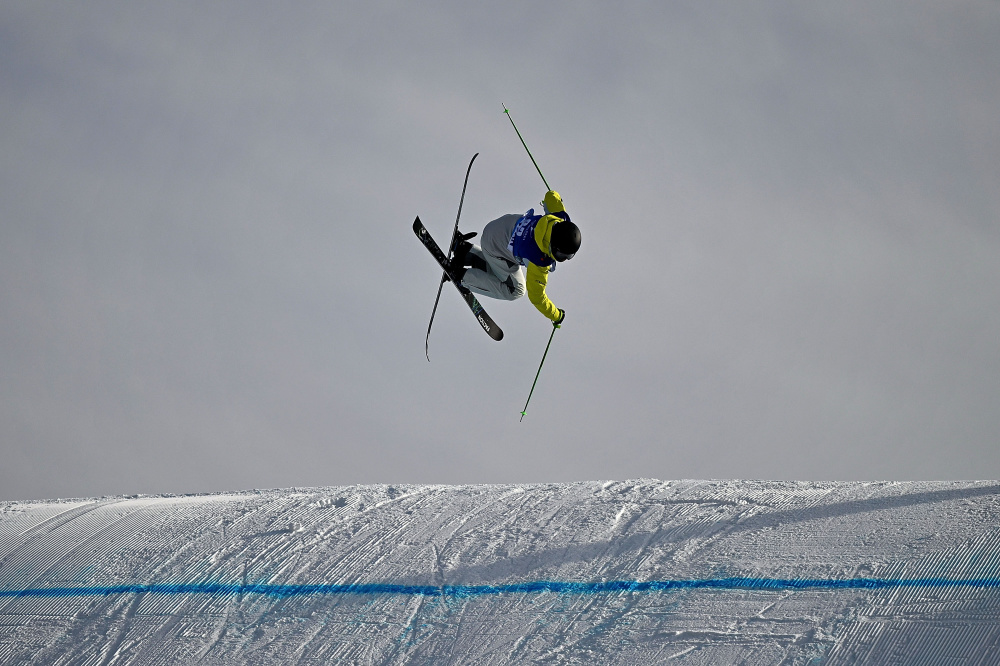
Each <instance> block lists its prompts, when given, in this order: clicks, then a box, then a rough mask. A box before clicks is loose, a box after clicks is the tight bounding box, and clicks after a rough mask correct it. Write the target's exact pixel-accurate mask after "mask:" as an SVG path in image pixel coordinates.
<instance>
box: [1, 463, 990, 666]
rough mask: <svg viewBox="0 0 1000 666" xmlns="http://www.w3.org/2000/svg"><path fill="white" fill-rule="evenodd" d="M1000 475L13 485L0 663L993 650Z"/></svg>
mask: <svg viewBox="0 0 1000 666" xmlns="http://www.w3.org/2000/svg"><path fill="white" fill-rule="evenodd" d="M998 518H1000V483H997V482H977V483H967V482H963V483H777V482H756V481H730V482H721V481H709V482H704V481H677V482H660V481H646V480H643V481H627V482H608V483H599V482H594V483H575V484H552V485H523V486H513V485H510V486H503V485H497V486H404V485H397V486H355V487H340V488H320V489H308V490H302V489H291V490H269V491H254V492H245V493H235V494H225V495H205V496H186V497H112V498H101V499H93V500H74V501H52V502H29V503H18V502H8V503H3V504H0V663H3V664H10V663H18V662H21V661H31V662H32V663H49V664H130V663H142V664H150V663H158V664H174V663H193V662H195V661H198V662H199V663H208V664H216V663H218V664H231V663H250V664H273V663H324V664H325V663H357V664H370V663H371V664H396V663H463V664H476V663H480V664H515V663H516V664H524V663H529V662H546V661H548V662H554V663H595V664H596V663H600V664H651V663H670V664H674V663H677V664H722V663H731V664H736V663H743V664H776V663H788V664H800V663H824V664H849V663H859V662H861V663H878V664H921V663H926V664H941V663H969V664H996V663H1000V569H998V567H1000V559H998V556H1000V520H998Z"/></svg>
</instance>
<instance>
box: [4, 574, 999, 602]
mask: <svg viewBox="0 0 1000 666" xmlns="http://www.w3.org/2000/svg"><path fill="white" fill-rule="evenodd" d="M903 587H925V588H942V587H979V588H1000V578H972V579H951V578H903V579H891V578H847V579H843V580H837V579H822V578H818V579H809V578H805V579H800V578H710V579H703V580H650V581H634V580H612V581H605V582H601V583H573V582H565V581H549V580H539V581H531V582H526V583H510V584H507V585H444V586H441V587H438V586H434V585H393V584H389V583H368V584H357V585H267V584H252V585H235V584H227V583H178V584H169V583H159V584H152V585H139V584H134V585H100V586H93V587H49V588H35V589H26V590H0V597H92V596H105V595H109V594H160V595H182V594H183V595H190V594H209V595H215V596H236V595H241V594H257V595H266V596H269V597H276V598H282V599H283V598H287V597H299V596H315V595H335V594H337V595H397V596H399V595H402V596H417V595H419V596H425V597H441V596H449V597H482V596H490V595H500V594H540V593H543V592H554V593H557V594H605V593H609V592H667V591H670V590H698V589H716V590H807V589H810V590H858V589H863V590H882V589H892V588H903Z"/></svg>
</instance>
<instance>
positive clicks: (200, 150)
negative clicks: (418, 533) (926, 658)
mask: <svg viewBox="0 0 1000 666" xmlns="http://www.w3.org/2000/svg"><path fill="white" fill-rule="evenodd" d="M997 35H1000V4H998V3H997V2H992V1H989V2H987V1H981V2H962V1H954V2H920V1H915V0H907V1H905V2H869V1H865V2H837V3H798V2H755V3H738V2H731V3H715V2H705V1H702V0H699V1H698V2H685V3H664V2H649V3H627V2H626V3H606V2H580V1H573V2H545V3H538V2H503V3H472V4H470V3H461V2H437V3H434V2H419V3H417V2H369V1H366V2H319V3H314V4H311V5H310V4H308V3H292V4H291V5H289V4H283V5H278V4H275V3H272V2H259V3H256V2H238V3H237V2H234V3H228V4H227V3H209V4H207V5H206V4H205V3H195V2H191V3H185V2H168V3H163V2H136V1H130V2H117V3H113V2H103V3H101V2H94V3H69V4H67V3H61V2H43V1H37V2H23V3H4V4H2V5H0V142H2V143H0V147H2V150H0V170H2V172H0V447H2V448H0V450H2V459H0V499H28V498H52V497H68V496H90V495H100V494H118V493H160V492H168V493H188V492H203V491H221V490H230V489H244V488H253V487H284V486H315V485H330V484H354V483H371V482H386V483H396V482H412V483H484V482H539V481H570V480H585V479H588V480H589V479H608V478H619V479H620V478H628V477H656V478H661V479H675V478H766V479H808V480H817V479H834V480H869V479H899V480H903V479H959V478H961V479H982V478H991V479H995V478H1000V454H998V446H1000V219H998V218H1000V39H997ZM502 102H503V103H506V104H507V106H508V107H509V108H510V109H511V113H512V115H513V117H514V119H515V121H516V122H517V123H518V127H519V129H520V130H521V132H522V134H523V135H524V138H525V140H526V141H527V142H528V145H529V147H530V148H531V149H532V152H533V153H534V155H535V158H536V159H537V161H538V163H539V166H540V167H541V169H542V170H543V172H544V173H545V177H546V178H547V179H548V182H549V183H550V184H551V185H552V187H553V188H555V189H556V190H558V191H559V192H561V193H562V195H563V198H564V200H565V202H566V205H567V209H568V211H569V212H570V214H571V215H572V216H573V219H574V221H576V222H577V224H578V225H579V226H580V227H581V229H582V232H583V246H582V249H581V251H580V253H579V254H578V255H577V258H576V259H574V260H573V261H572V262H569V263H567V264H563V265H561V266H560V267H559V270H558V272H557V273H556V274H554V275H553V276H552V278H551V280H550V283H549V295H550V296H551V298H552V299H553V301H554V302H555V303H556V305H557V306H558V307H561V308H564V309H565V310H566V311H567V318H566V323H565V325H564V326H563V327H562V328H561V329H560V330H559V331H558V332H557V333H556V335H555V338H554V340H553V342H552V347H551V350H550V352H549V355H548V358H547V360H546V363H545V367H544V369H543V371H542V375H541V378H540V379H539V382H538V386H537V388H536V389H535V394H534V397H533V398H532V402H531V405H530V407H529V409H528V414H527V416H526V418H525V419H524V421H523V422H519V421H518V418H519V412H520V411H521V408H522V407H523V405H524V401H525V400H526V398H527V395H528V391H529V389H530V388H531V382H532V379H533V377H534V373H535V371H536V369H537V367H538V363H539V360H540V359H541V355H542V352H543V351H544V348H545V343H546V341H547V339H548V335H549V332H550V331H551V327H550V325H549V323H548V321H547V320H546V319H544V318H543V317H542V316H541V315H540V314H539V313H538V312H537V311H536V310H535V309H534V308H533V307H532V306H531V304H530V303H528V301H527V299H522V300H521V301H518V302H513V303H507V302H496V301H486V302H485V306H486V307H487V309H488V310H489V312H490V314H491V315H492V316H493V317H494V319H496V321H497V322H498V323H499V324H500V325H501V326H502V327H503V329H504V331H505V333H506V336H505V338H504V340H503V341H502V342H500V343H496V342H493V341H492V340H490V339H489V338H488V337H487V336H486V335H485V334H484V333H483V332H482V331H481V330H480V329H479V327H478V325H477V324H476V322H475V320H474V319H473V318H472V316H471V315H470V313H469V311H468V309H467V308H466V306H465V305H464V304H463V303H462V302H461V300H460V299H459V297H458V295H457V294H456V293H455V292H454V290H453V289H450V288H448V287H446V289H445V291H444V293H443V294H442V297H441V305H440V307H439V309H438V315H437V319H436V321H435V325H434V332H433V335H432V338H431V359H432V362H431V363H428V362H427V361H426V360H425V358H424V332H425V330H426V326H427V319H428V317H429V315H430V310H431V306H432V305H433V301H434V293H435V290H436V288H437V283H438V282H437V281H438V275H439V273H438V271H437V270H436V267H435V264H434V263H433V261H432V259H431V258H430V257H429V255H428V254H427V252H426V251H425V250H424V249H423V248H422V247H421V246H420V244H419V243H418V242H417V240H416V239H415V238H414V237H413V234H412V232H411V230H410V224H411V223H412V221H413V218H414V216H415V215H418V214H419V215H420V216H421V218H422V219H423V220H424V222H425V223H426V224H427V226H428V228H429V229H430V230H431V233H432V234H435V235H436V236H437V237H438V238H439V239H443V238H446V237H447V235H448V233H449V232H450V227H451V224H453V222H454V219H455V213H456V210H457V206H458V198H459V195H460V193H461V186H462V177H463V176H464V174H465V168H466V165H467V163H468V161H469V159H470V158H471V157H472V155H473V154H474V153H476V152H479V153H480V157H479V159H478V160H477V161H476V164H475V166H474V168H473V171H472V175H471V177H470V180H469V189H468V193H467V195H466V200H465V208H464V210H463V216H462V219H463V225H462V227H463V229H466V230H478V231H481V230H482V226H483V225H484V224H485V223H486V222H488V221H489V220H491V219H493V218H495V217H498V216H499V215H501V214H505V213H511V212H523V211H524V210H525V209H527V208H528V207H529V206H533V205H537V202H538V201H540V199H541V197H542V195H543V194H544V190H545V188H544V185H543V184H542V181H541V179H540V178H539V177H538V174H537V173H536V172H535V170H534V168H533V167H532V165H531V161H530V160H529V159H528V156H527V154H526V153H525V152H524V149H523V148H522V146H521V144H520V142H519V141H518V140H517V136H516V135H515V134H514V132H513V130H512V129H511V127H510V124H509V122H508V121H507V119H506V117H505V116H504V115H503V112H502V107H501V103H502Z"/></svg>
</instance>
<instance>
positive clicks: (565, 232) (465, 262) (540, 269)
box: [448, 190, 580, 326]
mask: <svg viewBox="0 0 1000 666" xmlns="http://www.w3.org/2000/svg"><path fill="white" fill-rule="evenodd" d="M542 206H543V207H544V212H545V214H544V215H535V211H534V209H529V210H528V212H526V213H525V214H524V215H518V214H517V213H512V214H509V215H503V216H502V217H498V218H497V219H495V220H493V221H492V222H490V223H489V224H487V225H486V227H485V228H484V229H483V235H482V237H481V238H480V242H481V243H482V245H481V246H479V245H473V244H472V243H470V242H469V240H468V239H470V238H472V237H473V236H475V235H476V234H475V232H472V233H466V234H459V235H458V237H457V239H456V243H455V248H454V255H453V259H452V262H451V268H450V270H449V271H448V272H449V274H450V276H451V278H452V280H453V281H455V284H457V285H459V286H464V287H466V288H468V289H469V290H471V291H474V292H476V293H477V294H481V295H483V296H489V297H490V298H498V299H501V300H506V301H513V300H515V299H518V298H520V297H521V296H524V294H525V292H527V294H528V300H529V301H531V303H532V305H534V306H535V307H536V308H538V311H539V312H541V313H542V314H543V315H545V316H546V317H548V318H549V319H550V320H551V321H552V323H553V325H554V326H559V325H560V324H562V322H563V320H564V319H565V318H566V311H565V310H560V309H559V308H557V307H556V306H555V305H554V304H553V303H552V301H551V300H549V297H548V296H547V295H546V293H545V286H546V284H547V283H548V279H549V273H550V272H553V271H555V269H556V263H558V262H563V261H567V260H569V259H572V258H573V256H574V255H575V254H576V252H577V250H579V249H580V229H579V227H577V226H576V225H575V224H573V222H572V221H571V220H570V219H569V215H567V214H566V210H565V208H564V207H563V202H562V197H560V196H559V193H558V192H555V191H552V190H549V191H548V192H546V193H545V200H544V201H543V202H542ZM522 266H525V267H527V276H525V274H524V272H522V271H521V267H522Z"/></svg>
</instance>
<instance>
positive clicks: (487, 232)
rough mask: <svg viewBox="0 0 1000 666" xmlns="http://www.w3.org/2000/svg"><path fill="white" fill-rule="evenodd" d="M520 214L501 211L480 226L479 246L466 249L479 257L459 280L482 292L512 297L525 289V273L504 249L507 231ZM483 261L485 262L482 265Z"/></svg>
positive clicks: (479, 292)
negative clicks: (483, 226) (499, 214)
mask: <svg viewBox="0 0 1000 666" xmlns="http://www.w3.org/2000/svg"><path fill="white" fill-rule="evenodd" d="M520 217H521V216H520V215H518V214H516V213H512V214H510V215H503V216H501V217H499V218H497V219H495V220H493V221H492V222H490V223H489V224H487V225H486V228H484V229H483V235H482V246H481V247H480V246H475V245H474V246H473V247H472V249H470V250H469V256H470V258H473V257H474V258H476V259H478V261H474V262H473V263H472V267H471V268H469V270H467V271H466V272H465V275H464V276H463V278H462V284H463V285H465V286H466V287H468V288H469V289H471V290H472V291H474V292H476V293H477V294H480V295H482V296H489V297H490V298H498V299H501V300H505V301H512V300H514V299H517V298H520V297H521V296H523V295H524V293H525V289H526V288H525V282H524V273H523V272H522V271H521V266H520V265H519V264H518V263H517V262H516V261H515V260H514V257H513V255H511V254H510V252H509V251H508V250H507V245H508V244H509V243H510V235H511V233H513V230H514V225H515V224H517V221H518V219H520ZM484 264H485V265H484Z"/></svg>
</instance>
